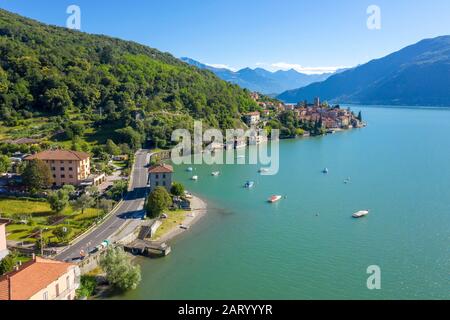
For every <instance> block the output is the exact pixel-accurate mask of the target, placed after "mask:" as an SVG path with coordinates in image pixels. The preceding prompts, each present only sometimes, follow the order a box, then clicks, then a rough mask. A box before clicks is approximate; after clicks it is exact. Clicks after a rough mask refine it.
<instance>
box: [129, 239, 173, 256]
mask: <svg viewBox="0 0 450 320" xmlns="http://www.w3.org/2000/svg"><path fill="white" fill-rule="evenodd" d="M124 250H125V251H127V252H130V253H132V254H134V255H142V256H145V257H149V258H154V257H165V256H167V255H169V254H170V252H171V251H172V248H171V247H170V246H169V245H167V244H166V243H165V242H156V241H146V240H140V239H138V240H135V241H133V242H132V243H130V244H128V245H125V246H124Z"/></svg>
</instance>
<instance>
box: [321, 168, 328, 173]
mask: <svg viewBox="0 0 450 320" xmlns="http://www.w3.org/2000/svg"><path fill="white" fill-rule="evenodd" d="M328 172H330V171H329V170H328V168H325V169H323V171H322V173H324V174H328Z"/></svg>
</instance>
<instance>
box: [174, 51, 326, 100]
mask: <svg viewBox="0 0 450 320" xmlns="http://www.w3.org/2000/svg"><path fill="white" fill-rule="evenodd" d="M180 60H181V61H183V62H186V63H188V64H191V65H193V66H196V67H198V68H201V69H206V70H209V71H211V72H213V73H215V74H216V75H217V76H218V77H220V78H221V79H223V80H225V81H228V82H231V83H233V84H237V85H239V86H241V87H242V88H245V89H248V90H251V91H255V92H259V93H262V94H266V95H276V94H278V93H281V92H284V91H286V90H289V89H294V88H299V87H303V86H306V85H309V84H311V83H314V82H318V81H323V80H325V79H327V78H328V77H330V76H331V75H332V74H333V73H324V74H318V75H317V74H315V75H308V74H304V73H301V72H298V71H297V70H295V69H290V70H278V71H275V72H271V71H268V70H266V69H263V68H255V69H251V68H250V67H246V68H243V69H240V70H237V71H233V70H230V69H226V68H216V67H212V66H209V65H207V64H204V63H201V62H199V61H197V60H194V59H192V58H188V57H181V58H180Z"/></svg>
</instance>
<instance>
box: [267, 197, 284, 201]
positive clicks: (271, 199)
mask: <svg viewBox="0 0 450 320" xmlns="http://www.w3.org/2000/svg"><path fill="white" fill-rule="evenodd" d="M281 198H283V197H282V196H271V197H270V198H269V199H268V200H267V201H268V202H270V203H275V202H278V201H280V200H281Z"/></svg>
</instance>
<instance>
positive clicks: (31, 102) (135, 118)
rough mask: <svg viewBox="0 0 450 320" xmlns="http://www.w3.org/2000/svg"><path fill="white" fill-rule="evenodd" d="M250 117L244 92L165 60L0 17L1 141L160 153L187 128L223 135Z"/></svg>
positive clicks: (135, 48) (129, 45)
mask: <svg viewBox="0 0 450 320" xmlns="http://www.w3.org/2000/svg"><path fill="white" fill-rule="evenodd" d="M255 107H256V104H255V103H254V102H253V100H252V99H251V98H250V95H249V92H248V91H246V90H242V89H241V88H239V87H238V86H236V85H232V84H229V83H227V82H225V81H222V80H220V79H219V78H217V77H216V76H215V75H214V74H213V73H212V72H209V71H206V70H200V69H198V68H195V67H193V66H189V65H187V64H185V63H183V62H181V61H179V60H177V59H176V58H174V57H173V56H171V55H170V54H167V53H162V52H160V51H158V50H156V49H152V48H149V47H146V46H143V45H139V44H137V43H133V42H129V41H122V40H119V39H114V38H110V37H106V36H98V35H89V34H85V33H81V32H77V31H71V30H68V29H65V28H60V27H53V26H47V25H44V24H42V23H39V22H36V21H33V20H30V19H27V18H23V17H20V16H18V15H15V14H11V13H9V12H6V11H4V10H0V121H1V127H0V140H4V139H11V138H18V137H23V136H25V137H37V138H39V139H42V140H44V141H48V142H49V143H66V144H69V143H71V144H72V146H74V147H75V148H82V149H88V148H89V147H92V146H94V145H97V144H103V143H105V142H106V140H107V139H113V140H114V142H115V143H128V144H130V146H131V147H133V148H135V147H138V146H139V145H140V143H141V142H143V139H145V138H146V137H149V138H150V139H151V140H153V142H155V143H157V145H159V146H165V144H166V142H167V141H168V140H170V135H171V132H172V130H173V129H174V128H180V127H192V125H193V123H192V121H193V119H205V120H206V121H207V123H208V124H209V125H211V126H215V127H221V128H229V127H233V126H236V125H242V123H241V120H240V119H241V116H240V114H241V113H244V112H247V111H250V110H253V109H254V108H255ZM80 145H81V146H80Z"/></svg>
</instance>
